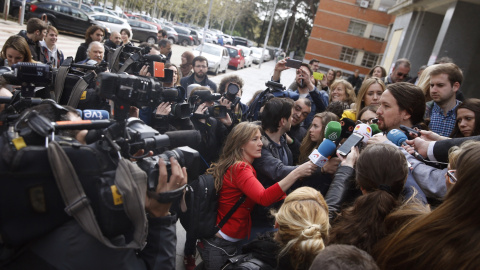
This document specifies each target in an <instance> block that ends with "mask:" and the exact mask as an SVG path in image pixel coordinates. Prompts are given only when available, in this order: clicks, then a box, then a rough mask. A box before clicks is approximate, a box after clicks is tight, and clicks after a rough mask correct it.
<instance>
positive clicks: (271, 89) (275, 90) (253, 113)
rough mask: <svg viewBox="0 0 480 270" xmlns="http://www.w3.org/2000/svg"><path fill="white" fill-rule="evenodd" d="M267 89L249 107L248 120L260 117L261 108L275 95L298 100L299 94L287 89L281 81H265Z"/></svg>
mask: <svg viewBox="0 0 480 270" xmlns="http://www.w3.org/2000/svg"><path fill="white" fill-rule="evenodd" d="M265 86H267V89H265V91H263V92H262V93H260V94H259V95H258V96H257V97H256V98H255V99H254V100H253V102H252V104H251V105H250V106H249V107H248V111H247V119H248V121H256V120H258V119H259V112H260V108H262V107H263V106H264V105H265V103H266V102H267V101H269V100H270V99H272V98H274V97H281V98H282V97H283V98H290V99H293V100H297V99H298V98H299V96H300V95H299V94H298V93H295V92H292V91H286V90H285V89H286V88H285V86H283V85H282V84H281V83H277V82H274V81H268V82H266V83H265Z"/></svg>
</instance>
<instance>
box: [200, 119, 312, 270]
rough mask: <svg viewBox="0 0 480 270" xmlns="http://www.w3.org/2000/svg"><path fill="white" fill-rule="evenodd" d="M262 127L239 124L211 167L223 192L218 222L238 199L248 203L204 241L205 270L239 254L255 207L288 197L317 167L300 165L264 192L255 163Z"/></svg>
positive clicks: (201, 248)
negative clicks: (290, 189) (288, 193)
mask: <svg viewBox="0 0 480 270" xmlns="http://www.w3.org/2000/svg"><path fill="white" fill-rule="evenodd" d="M262 145H263V143H262V140H261V133H260V127H259V126H258V125H256V124H253V123H249V122H242V123H240V124H238V125H237V126H236V127H235V128H234V129H233V130H232V131H231V132H230V134H229V135H228V137H227V139H226V141H225V146H224V147H223V152H222V154H221V156H220V159H219V162H218V163H216V164H212V167H211V168H210V169H209V170H208V173H211V174H213V176H214V178H215V188H216V189H217V191H220V192H219V194H220V196H219V205H218V215H217V223H218V222H220V220H222V218H223V217H224V216H225V215H226V214H227V213H228V211H229V210H230V209H231V208H232V207H233V205H235V203H236V202H237V201H238V200H239V198H240V197H241V196H242V195H243V194H245V195H246V200H245V202H244V203H243V204H242V205H240V207H239V208H238V209H237V210H236V211H235V213H234V214H233V215H232V216H231V217H230V219H228V221H227V223H226V224H225V225H224V226H223V227H222V228H221V230H220V231H218V232H217V234H216V235H215V236H214V237H212V238H210V239H201V241H200V242H199V243H198V246H197V248H198V250H199V252H200V255H201V256H202V259H203V262H204V267H205V269H215V270H218V269H220V268H221V266H222V265H223V264H224V263H225V262H226V261H227V260H228V258H229V257H232V256H235V255H237V251H240V250H239V245H238V243H239V241H240V240H242V239H243V238H245V237H246V236H247V235H249V234H250V229H251V218H250V211H251V210H252V208H253V206H254V205H255V204H257V203H258V204H261V205H263V206H268V205H270V204H272V203H274V202H277V201H279V200H282V199H283V198H285V191H286V190H287V189H288V188H290V187H291V186H292V185H293V183H295V181H297V180H298V179H299V178H302V177H306V176H309V175H311V174H312V173H313V172H314V171H315V169H316V166H315V165H314V164H313V163H311V162H310V161H308V162H306V163H304V164H302V165H300V166H298V167H297V168H296V169H295V170H293V171H292V172H291V173H290V174H288V175H287V176H286V177H285V178H284V179H282V180H281V181H279V182H278V183H276V184H274V185H272V186H270V187H269V188H267V189H265V188H264V187H263V186H262V184H261V183H260V182H259V181H258V179H257V177H256V172H255V169H254V168H253V167H252V165H251V164H252V162H253V160H254V159H255V158H259V157H260V156H261V155H262Z"/></svg>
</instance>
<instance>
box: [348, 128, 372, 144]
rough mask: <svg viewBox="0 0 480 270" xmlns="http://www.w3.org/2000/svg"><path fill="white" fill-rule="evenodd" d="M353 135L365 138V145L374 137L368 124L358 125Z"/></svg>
mask: <svg viewBox="0 0 480 270" xmlns="http://www.w3.org/2000/svg"><path fill="white" fill-rule="evenodd" d="M353 133H358V134H360V135H362V136H363V140H362V142H363V143H367V142H368V140H369V139H370V138H371V137H372V128H371V127H370V126H369V125H367V124H358V125H356V126H355V129H354V130H353Z"/></svg>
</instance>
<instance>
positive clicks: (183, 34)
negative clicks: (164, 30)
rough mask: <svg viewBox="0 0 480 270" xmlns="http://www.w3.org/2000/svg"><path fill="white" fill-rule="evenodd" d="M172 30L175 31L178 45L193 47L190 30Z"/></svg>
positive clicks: (179, 28)
mask: <svg viewBox="0 0 480 270" xmlns="http://www.w3.org/2000/svg"><path fill="white" fill-rule="evenodd" d="M173 29H175V31H177V34H178V41H177V43H178V44H181V45H182V46H191V45H194V41H193V37H192V35H190V29H187V28H184V27H181V26H174V27H173Z"/></svg>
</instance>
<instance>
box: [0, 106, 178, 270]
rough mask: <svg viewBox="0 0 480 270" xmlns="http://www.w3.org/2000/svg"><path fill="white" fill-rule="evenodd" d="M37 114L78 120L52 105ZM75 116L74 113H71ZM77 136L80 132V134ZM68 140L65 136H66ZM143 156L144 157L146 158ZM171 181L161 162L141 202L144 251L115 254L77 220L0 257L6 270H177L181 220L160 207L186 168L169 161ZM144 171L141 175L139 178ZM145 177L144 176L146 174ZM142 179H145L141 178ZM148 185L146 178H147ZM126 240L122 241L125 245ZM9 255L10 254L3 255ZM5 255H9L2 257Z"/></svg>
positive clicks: (68, 110)
mask: <svg viewBox="0 0 480 270" xmlns="http://www.w3.org/2000/svg"><path fill="white" fill-rule="evenodd" d="M29 110H30V111H31V110H35V111H37V112H39V113H40V115H42V116H45V117H47V118H48V120H50V121H55V120H57V121H58V120H69V119H70V120H75V119H76V117H75V113H72V110H73V109H72V108H63V107H61V106H58V105H57V104H54V103H49V104H42V105H39V106H36V107H32V108H30V109H29ZM73 111H74V110H73ZM77 134H78V133H77ZM63 135H65V134H63ZM142 154H143V153H142ZM170 163H171V169H170V172H171V174H170V177H168V173H167V167H166V163H165V161H164V160H163V159H160V160H159V162H158V165H159V177H158V185H157V186H156V190H155V191H147V193H146V194H145V195H142V196H141V197H139V198H138V199H139V200H141V201H143V202H144V206H145V210H146V212H147V213H148V214H147V220H148V235H147V238H146V246H145V247H144V248H143V249H142V250H141V251H139V250H134V249H131V248H130V249H129V248H124V249H113V248H110V247H108V246H106V245H104V244H103V243H102V242H100V241H99V240H97V238H95V237H94V236H92V235H90V234H89V233H86V232H85V231H84V230H83V229H82V228H81V226H80V225H79V224H78V223H77V221H75V220H73V219H72V220H69V221H67V222H66V223H64V224H63V225H61V226H60V227H57V228H56V229H54V230H53V231H51V232H49V233H48V234H46V235H43V236H42V237H40V238H38V239H35V240H33V241H31V242H30V243H28V244H27V245H25V246H24V247H22V248H20V249H18V250H15V253H10V254H12V256H10V257H9V258H5V257H3V258H2V261H0V265H1V268H2V269H175V257H176V255H175V253H176V227H175V223H176V221H177V217H176V214H175V213H170V212H169V211H170V206H171V203H160V202H159V201H158V200H157V198H158V197H161V196H162V193H164V192H169V191H172V190H176V189H178V188H180V187H181V186H183V185H185V184H186V183H187V172H186V168H185V167H183V168H181V167H180V164H179V163H178V161H177V160H176V159H174V158H171V159H170ZM130 170H131V171H130V173H131V176H132V177H142V173H143V171H139V170H140V169H139V168H138V167H137V166H133V167H131V168H130ZM140 172H141V173H140ZM143 175H144V174H143ZM143 177H144V176H143ZM145 180H146V179H145ZM110 240H111V241H112V243H116V244H121V243H123V242H126V239H124V238H121V237H115V238H112V239H110ZM122 241H123V242H122ZM2 251H5V252H11V251H12V250H2ZM2 254H9V253H4V252H2Z"/></svg>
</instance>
